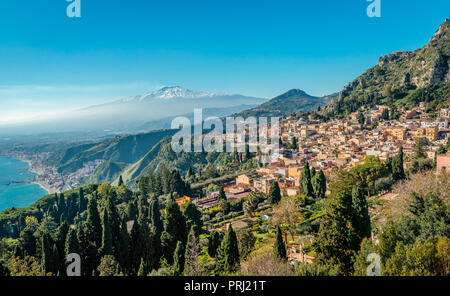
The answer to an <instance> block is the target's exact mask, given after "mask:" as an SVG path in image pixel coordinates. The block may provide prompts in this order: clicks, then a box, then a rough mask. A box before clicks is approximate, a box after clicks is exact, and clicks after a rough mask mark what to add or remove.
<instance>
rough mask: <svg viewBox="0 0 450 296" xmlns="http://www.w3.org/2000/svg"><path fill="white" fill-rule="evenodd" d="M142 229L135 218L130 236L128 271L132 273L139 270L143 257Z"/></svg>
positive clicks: (143, 241)
mask: <svg viewBox="0 0 450 296" xmlns="http://www.w3.org/2000/svg"><path fill="white" fill-rule="evenodd" d="M142 231H143V229H142V228H141V225H139V221H138V220H135V221H134V224H133V228H132V229H131V236H130V237H131V239H130V271H131V273H132V274H134V275H135V274H137V272H138V271H139V267H140V263H141V259H143V258H144V252H145V247H146V246H145V239H143V237H142Z"/></svg>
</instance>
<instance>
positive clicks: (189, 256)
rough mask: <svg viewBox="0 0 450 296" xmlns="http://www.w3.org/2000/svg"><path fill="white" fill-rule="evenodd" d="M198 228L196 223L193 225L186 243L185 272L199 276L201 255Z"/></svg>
mask: <svg viewBox="0 0 450 296" xmlns="http://www.w3.org/2000/svg"><path fill="white" fill-rule="evenodd" d="M197 232H198V229H197V226H196V225H193V226H192V227H191V230H190V231H189V235H188V240H187V244H186V251H185V255H184V261H185V263H184V273H185V274H186V275H188V276H198V275H199V267H198V256H199V255H200V240H199V238H198V235H197Z"/></svg>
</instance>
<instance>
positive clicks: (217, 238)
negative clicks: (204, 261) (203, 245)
mask: <svg viewBox="0 0 450 296" xmlns="http://www.w3.org/2000/svg"><path fill="white" fill-rule="evenodd" d="M221 242H222V236H221V235H220V233H219V232H217V231H212V232H211V234H210V236H209V241H208V254H209V256H211V257H212V258H216V255H217V250H218V249H219V247H220V244H221Z"/></svg>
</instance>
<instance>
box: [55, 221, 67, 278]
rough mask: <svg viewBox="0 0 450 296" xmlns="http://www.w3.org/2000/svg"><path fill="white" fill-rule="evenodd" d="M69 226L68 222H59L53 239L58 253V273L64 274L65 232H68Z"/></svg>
mask: <svg viewBox="0 0 450 296" xmlns="http://www.w3.org/2000/svg"><path fill="white" fill-rule="evenodd" d="M69 229H70V226H69V224H68V223H67V222H66V221H64V223H63V224H61V225H60V226H59V227H58V229H57V230H56V240H55V244H56V247H57V248H58V254H59V258H58V263H59V264H58V265H59V272H60V274H64V272H65V270H64V267H65V260H64V259H65V258H64V254H65V252H64V249H65V246H66V240H67V234H68V232H69Z"/></svg>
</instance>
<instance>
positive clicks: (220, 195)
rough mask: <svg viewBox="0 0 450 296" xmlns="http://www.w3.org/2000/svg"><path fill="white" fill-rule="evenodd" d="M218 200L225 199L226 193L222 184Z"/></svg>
mask: <svg viewBox="0 0 450 296" xmlns="http://www.w3.org/2000/svg"><path fill="white" fill-rule="evenodd" d="M218 200H219V201H220V200H225V201H226V200H227V195H226V194H225V190H224V189H223V186H222V187H220V190H219V196H218Z"/></svg>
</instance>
